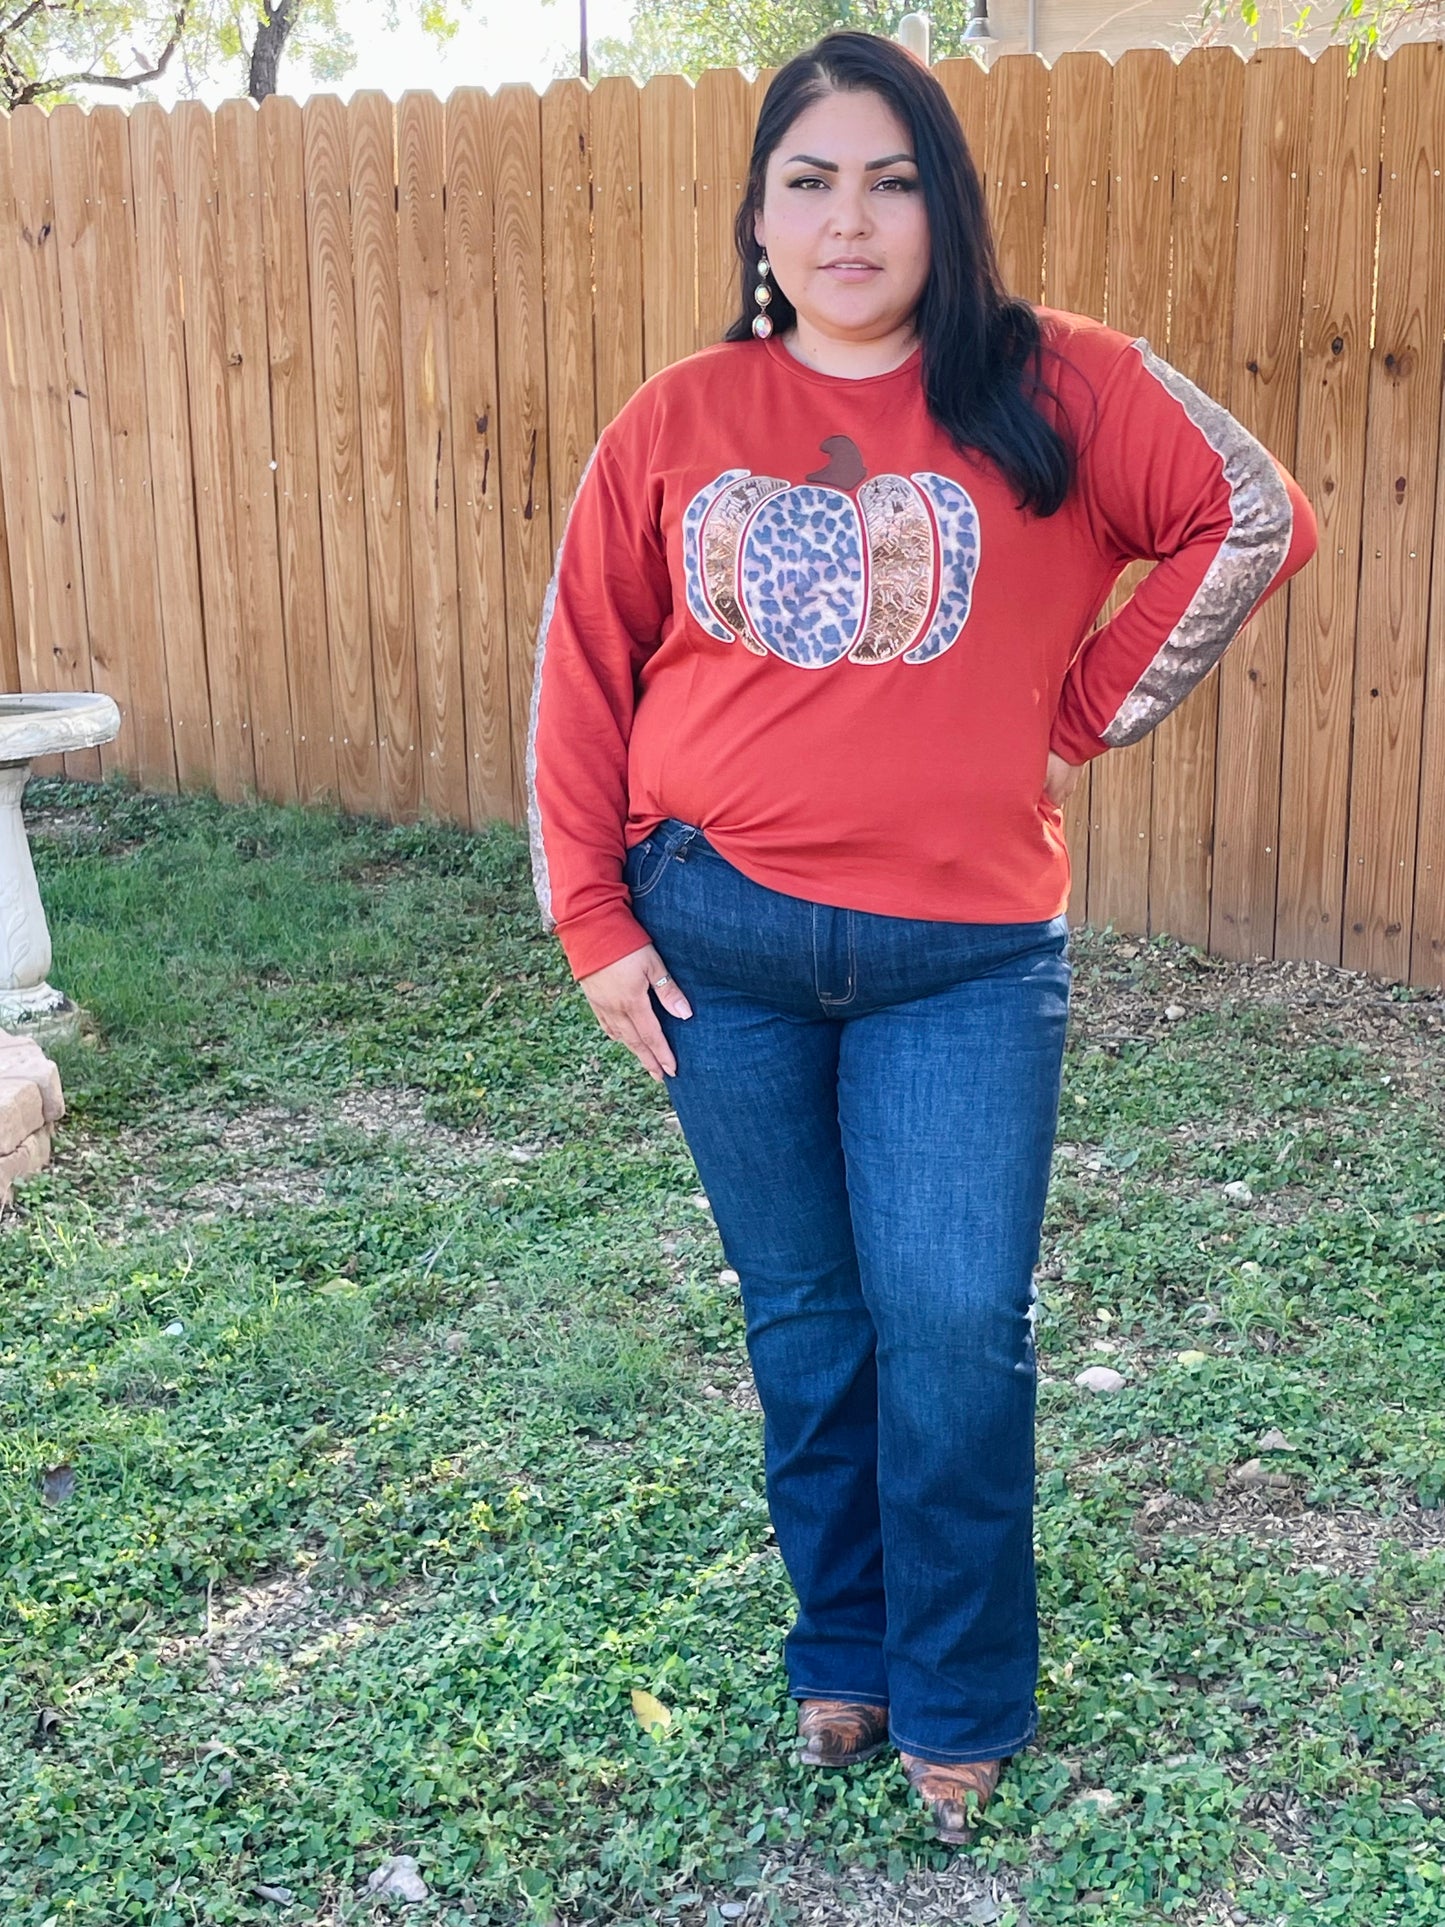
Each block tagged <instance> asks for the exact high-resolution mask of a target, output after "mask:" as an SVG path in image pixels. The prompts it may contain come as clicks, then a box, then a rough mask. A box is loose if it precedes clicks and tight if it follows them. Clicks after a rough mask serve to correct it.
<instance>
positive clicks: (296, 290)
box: [257, 94, 365, 803]
mask: <svg viewBox="0 0 1445 1927" xmlns="http://www.w3.org/2000/svg"><path fill="white" fill-rule="evenodd" d="M257 131H258V134H259V138H260V150H261V152H260V165H261V212H262V216H263V221H262V247H263V253H264V260H265V283H266V335H267V341H268V343H269V356H270V387H271V422H272V438H273V448H274V458H275V462H276V543H277V557H278V565H279V569H280V592H281V620H282V627H283V630H284V635H285V647H286V680H287V687H288V689H289V692H290V704H291V717H292V729H293V732H294V737H293V747H294V752H295V766H296V791H297V795H298V797H299V798H300V800H301V801H302V802H303V803H320V802H334V801H335V800H336V798H337V794H338V790H337V776H336V718H335V711H334V709H333V706H332V701H331V661H330V654H329V649H328V645H327V636H326V581H325V573H324V566H323V562H322V553H321V506H320V502H319V500H318V491H319V480H318V475H317V464H316V373H315V363H314V360H313V357H312V353H311V293H310V276H309V274H308V272H307V264H306V175H305V154H304V148H303V138H304V137H303V130H302V121H301V108H300V106H299V105H298V103H297V102H296V101H294V100H290V99H288V98H287V96H286V95H284V94H272V95H271V96H270V97H269V98H268V99H266V100H263V101H262V103H261V115H260V126H259V128H258V130H257ZM364 626H365V625H364V624H363V631H364Z"/></svg>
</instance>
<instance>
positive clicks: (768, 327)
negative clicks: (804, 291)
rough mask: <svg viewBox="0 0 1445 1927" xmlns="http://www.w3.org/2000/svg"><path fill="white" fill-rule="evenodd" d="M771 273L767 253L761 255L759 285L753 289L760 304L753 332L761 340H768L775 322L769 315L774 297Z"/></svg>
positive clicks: (754, 296) (754, 298)
mask: <svg viewBox="0 0 1445 1927" xmlns="http://www.w3.org/2000/svg"><path fill="white" fill-rule="evenodd" d="M771 273H772V268H771V267H770V266H769V264H768V257H767V255H765V254H764V255H761V256H760V257H759V259H758V285H757V286H756V287H755V288H754V289H753V300H754V301H756V302H757V304H758V312H757V313H756V314H755V315H754V316H753V333H754V334H755V335H756V336H757V338H758V340H759V341H766V340H767V338H768V336H769V335H770V334H771V333H772V332H773V324H772V321H771V319H770V317H769V315H768V309H769V307H770V306H771V305H772V299H773V291H772V289H771V288H770V287H769V286H768V276H769V275H770V274H771Z"/></svg>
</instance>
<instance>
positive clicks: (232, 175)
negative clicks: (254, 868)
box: [216, 99, 296, 803]
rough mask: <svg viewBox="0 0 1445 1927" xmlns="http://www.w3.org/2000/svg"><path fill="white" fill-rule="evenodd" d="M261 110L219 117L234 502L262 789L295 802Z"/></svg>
mask: <svg viewBox="0 0 1445 1927" xmlns="http://www.w3.org/2000/svg"><path fill="white" fill-rule="evenodd" d="M257 132H258V130H257V110H256V107H255V104H254V103H253V102H252V101H250V100H246V99H241V100H228V101H225V102H223V103H222V105H221V107H220V109H219V111H218V112H217V114H216V183H217V194H218V202H219V212H220V229H221V259H222V263H223V268H222V276H221V295H222V314H223V318H224V325H225V331H226V399H227V406H228V409H229V417H230V443H231V464H232V474H233V478H234V480H233V486H234V489H235V501H236V534H235V540H236V570H237V581H238V586H239V589H240V623H241V651H242V657H243V659H244V661H245V665H246V675H247V690H248V702H249V706H250V714H251V753H252V755H253V756H254V757H255V759H256V788H257V790H258V791H259V793H260V794H261V795H262V796H264V797H267V798H269V799H270V800H271V801H272V802H276V803H293V802H295V800H296V756H295V743H294V735H293V729H292V722H291V691H290V688H289V685H288V679H287V674H286V628H285V621H284V618H283V616H282V612H281V561H280V556H279V554H278V552H277V547H276V468H277V464H276V461H275V459H274V457H273V454H272V445H273V438H272V433H271V384H270V380H269V377H268V372H267V363H268V360H269V350H268V347H267V341H266V292H265V273H264V269H263V266H262V252H261V206H260V199H259V193H260V185H261V169H260V153H259V146H258V139H257Z"/></svg>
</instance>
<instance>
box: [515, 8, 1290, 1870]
mask: <svg viewBox="0 0 1445 1927" xmlns="http://www.w3.org/2000/svg"><path fill="white" fill-rule="evenodd" d="M737 239H738V248H739V254H740V256H741V260H742V289H743V312H742V314H741V315H740V316H739V318H738V320H737V321H736V322H735V323H734V324H733V325H732V327H731V328H730V329H729V330H728V334H727V337H726V340H725V341H724V342H722V343H719V344H718V345H717V346H716V347H712V348H708V349H705V350H703V351H702V352H701V353H699V354H695V355H692V356H690V357H688V358H687V359H685V360H683V361H681V362H678V363H676V364H675V365H674V366H672V367H670V368H668V369H666V370H664V371H663V372H662V373H660V374H658V375H655V376H654V377H653V378H652V379H651V380H649V381H648V382H646V383H645V384H644V386H643V387H642V388H641V389H639V391H638V392H637V393H636V394H635V395H634V396H633V397H632V399H631V400H630V401H629V402H628V404H627V405H626V407H625V408H623V410H622V411H621V413H620V414H619V415H618V416H617V418H616V419H615V420H614V421H613V422H612V423H611V424H610V425H609V427H608V428H607V429H606V430H605V432H604V433H603V435H602V436H601V438H600V439H599V442H598V445H597V448H596V450H595V452H594V454H593V457H592V459H591V461H590V462H589V464H588V467H587V469H586V472H585V474H584V476H583V478H582V481H581V483H580V486H579V489H578V493H577V497H576V502H575V505H574V507H573V509H572V511H571V515H570V517H569V520H568V523H567V527H566V531H565V534H564V539H563V541H562V544H561V546H560V548H559V551H558V557H557V566H556V572H555V575H554V577H553V581H552V584H551V587H550V589H549V591H548V596H547V602H546V608H545V612H544V616H543V621H542V628H541V635H540V638H539V650H538V659H537V669H536V683H535V689H534V696H533V710H532V728H531V742H530V746H529V755H528V779H529V792H530V801H531V810H530V817H531V829H532V838H533V860H534V868H535V875H536V883H537V891H538V897H539V901H540V903H541V906H542V911H543V916H544V919H545V921H546V922H547V924H548V926H549V927H550V928H553V929H555V930H556V932H557V933H558V935H559V937H560V939H561V941H562V943H563V945H564V947H565V949H566V953H567V956H568V959H569V962H570V964H571V968H572V970H573V972H574V974H575V975H576V977H577V978H578V979H579V981H580V984H581V987H582V990H583V992H584V993H585V995H586V997H587V999H588V1001H589V1003H590V1004H591V1006H592V1008H593V1010H594V1011H595V1013H596V1015H597V1017H598V1019H599V1021H600V1023H601V1024H602V1027H603V1029H604V1030H605V1031H606V1032H607V1034H608V1035H609V1036H610V1037H613V1038H616V1039H617V1040H618V1041H620V1042H621V1043H623V1044H625V1045H626V1046H627V1047H628V1048H629V1049H630V1050H632V1051H633V1052H634V1054H635V1055H636V1056H637V1058H638V1060H639V1061H640V1062H641V1064H642V1065H643V1066H644V1068H645V1069H646V1070H648V1071H649V1072H650V1073H651V1075H652V1076H653V1077H655V1078H661V1079H664V1080H665V1081H666V1083H667V1087H668V1091H669V1094H670V1096H671V1098H672V1100H673V1103H674V1104H675V1106H676V1109H677V1113H678V1116H679V1118H680V1120H681V1123H682V1127H683V1131H684V1133H685V1135H686V1138H687V1142H688V1145H689V1147H690V1148H691V1150H692V1153H693V1156H694V1158H695V1160H696V1163H697V1168H698V1171H699V1174H700V1176H701V1178H702V1182H703V1184H704V1186H705V1188H706V1190H707V1194H708V1197H709V1199H710V1200H711V1203H712V1206H713V1211H714V1214H715V1217H716V1222H717V1226H718V1230H719V1232H720V1234H721V1238H722V1243H723V1247H724V1250H725V1251H726V1253H727V1257H728V1260H729V1262H730V1263H731V1264H732V1265H733V1266H734V1267H735V1268H736V1270H737V1272H738V1274H739V1276H740V1278H741V1280H742V1287H741V1289H742V1296H743V1304H744V1309H745V1314H746V1324H747V1341H748V1349H749V1354H750V1357H751V1360H752V1365H753V1370H754V1374H755V1377H756V1380H757V1387H758V1394H759V1397H760V1399H761V1401H762V1406H763V1412H764V1417H765V1442H764V1457H765V1467H766V1478H767V1493H768V1503H769V1507H770V1511H771V1515H772V1519H773V1523H774V1528H775V1530H776V1533H777V1539H778V1545H779V1548H780V1550H781V1552H782V1555H783V1558H784V1560H785V1562H786V1565H787V1569H788V1573H789V1576H790V1578H791V1580H792V1582H793V1586H794V1588H795V1590H796V1593H797V1598H798V1612H797V1618H796V1620H795V1623H794V1625H793V1627H792V1629H791V1631H790V1632H789V1634H788V1636H787V1639H786V1641H785V1644H784V1654H785V1661H786V1668H787V1675H788V1683H789V1690H790V1693H791V1695H792V1697H793V1698H795V1699H797V1700H799V1701H800V1702H801V1708H800V1716H799V1730H800V1734H801V1736H802V1738H803V1741H804V1747H803V1751H802V1756H801V1757H802V1758H803V1759H804V1760H805V1761H808V1762H811V1763H816V1764H829V1765H846V1764H849V1763H851V1762H853V1761H856V1760H861V1759H865V1758H867V1757H868V1756H869V1755H870V1754H873V1753H875V1752H877V1751H879V1750H880V1749H881V1748H882V1747H884V1746H885V1745H887V1744H888V1743H889V1742H890V1741H891V1743H892V1744H893V1746H895V1747H896V1748H897V1749H898V1751H899V1753H900V1754H901V1756H902V1764H903V1766H904V1769H905V1771H906V1773H907V1775H908V1778H909V1780H910V1781H911V1782H912V1784H913V1785H914V1786H915V1787H916V1788H917V1789H918V1790H919V1791H920V1793H921V1795H922V1797H923V1799H924V1801H925V1803H926V1805H927V1806H928V1808H929V1809H930V1811H931V1814H932V1818H933V1822H934V1825H935V1827H936V1828H937V1831H938V1833H939V1837H940V1838H942V1839H944V1840H960V1839H964V1838H966V1837H967V1832H968V1827H969V1823H970V1819H971V1816H972V1814H973V1812H975V1811H976V1810H978V1809H981V1808H982V1806H983V1805H984V1804H985V1803H986V1802H987V1800H988V1798H989V1796H990V1795H991V1793H992V1792H993V1789H994V1786H995V1785H996V1782H997V1779H998V1774H999V1771H1000V1768H1001V1766H1002V1765H1003V1763H1004V1762H1005V1761H1006V1760H1007V1759H1008V1758H1009V1757H1010V1756H1011V1755H1012V1754H1014V1753H1016V1752H1017V1751H1018V1750H1019V1749H1020V1748H1021V1747H1023V1746H1024V1745H1026V1744H1027V1743H1028V1741H1029V1740H1030V1739H1031V1738H1032V1737H1033V1736H1034V1733H1035V1730H1036V1725H1037V1711H1036V1707H1035V1700H1034V1693H1035V1686H1036V1678H1037V1667H1038V1630H1037V1613H1036V1602H1035V1580H1034V1564H1033V1541H1032V1507H1033V1494H1034V1456H1033V1453H1034V1398H1035V1358H1034V1345H1033V1309H1034V1296H1035V1294H1034V1286H1033V1282H1032V1274H1033V1267H1034V1263H1035V1261H1036V1258H1037V1254H1038V1243H1039V1233H1040V1225H1041V1220H1042V1215H1043V1208H1044V1195H1045V1190H1046V1187H1047V1181H1048V1170H1049V1160H1050V1156H1051V1152H1052V1144H1053V1134H1054V1128H1055V1122H1056V1114H1057V1105H1058V1096H1059V1078H1060V1065H1061V1058H1062V1052H1063V1045H1064V1030H1065V1022H1066V1017H1067V1011H1068V998H1069V964H1068V961H1067V942H1068V929H1067V922H1066V918H1065V915H1064V908H1065V904H1066V902H1067V900H1068V894H1069V865H1068V856H1067V853H1066V850H1065V846H1064V838H1063V832H1062V815H1061V805H1062V804H1063V802H1064V801H1065V799H1066V797H1067V796H1068V794H1069V791H1070V790H1071V789H1072V787H1073V785H1074V784H1075V783H1076V782H1077V780H1078V776H1079V771H1080V768H1081V766H1082V765H1083V764H1085V763H1086V762H1088V761H1089V760H1090V759H1091V758H1093V757H1096V756H1100V755H1103V754H1104V753H1106V752H1107V751H1108V750H1109V749H1111V748H1114V747H1117V746H1119V745H1121V744H1125V743H1131V742H1134V741H1136V740H1137V739H1138V738H1139V737H1141V736H1143V735H1145V734H1146V733H1147V732H1148V731H1149V730H1151V729H1153V728H1154V726H1155V725H1156V724H1157V723H1158V722H1159V721H1160V720H1161V719H1162V718H1163V717H1164V716H1165V715H1167V714H1168V712H1169V711H1170V710H1171V709H1172V708H1173V707H1174V706H1175V705H1176V704H1177V703H1178V702H1179V701H1180V700H1181V699H1182V698H1183V697H1184V696H1185V695H1186V694H1187V692H1188V691H1189V689H1191V688H1192V687H1193V685H1194V684H1195V683H1196V682H1197V681H1198V680H1199V678H1200V677H1201V676H1203V675H1204V674H1205V672H1206V671H1207V670H1208V669H1209V668H1210V666H1211V665H1212V664H1213V663H1214V661H1215V660H1216V659H1217V658H1218V656H1219V655H1220V653H1221V652H1222V651H1223V649H1224V648H1225V646H1226V644H1227V643H1228V642H1229V641H1230V639H1231V638H1232V637H1233V636H1234V635H1235V634H1236V633H1237V632H1238V630H1239V629H1240V627H1241V626H1242V625H1243V624H1244V622H1245V621H1246V620H1247V619H1248V618H1249V616H1250V615H1251V614H1252V613H1253V612H1254V610H1255V609H1257V608H1258V606H1259V605H1260V603H1261V602H1262V601H1263V600H1264V598H1265V597H1266V596H1268V595H1270V594H1272V593H1273V592H1274V591H1275V590H1276V589H1278V588H1279V587H1280V585H1281V584H1282V583H1283V582H1284V581H1285V580H1286V579H1287V578H1288V577H1289V576H1290V575H1292V574H1293V573H1294V572H1295V571H1296V570H1297V569H1299V568H1300V567H1302V566H1303V564H1304V563H1305V562H1306V561H1308V559H1309V557H1310V555H1311V554H1312V553H1313V551H1314V548H1315V543H1316V536H1315V526H1314V518H1313V515H1312V513H1311V511H1310V507H1309V504H1308V503H1307V502H1306V500H1305V499H1304V497H1303V495H1302V494H1301V493H1300V491H1299V489H1298V487H1297V485H1296V484H1295V483H1294V481H1293V480H1292V479H1291V478H1290V477H1289V476H1288V475H1287V474H1286V473H1285V471H1284V470H1283V469H1282V468H1281V467H1280V466H1279V465H1278V464H1277V463H1276V462H1275V461H1274V460H1273V458H1272V457H1271V456H1270V455H1269V454H1268V453H1267V452H1266V451H1265V450H1264V449H1263V448H1262V447H1261V446H1260V444H1259V443H1258V442H1256V441H1255V440H1254V439H1253V438H1252V437H1251V436H1250V435H1249V434H1248V433H1247V432H1246V431H1245V430H1244V429H1243V428H1242V427H1241V426H1240V424H1239V423H1238V422H1236V421H1235V420H1234V419H1233V418H1232V417H1231V416H1229V415H1228V414H1227V413H1226V412H1225V411H1224V410H1223V409H1221V408H1219V407H1218V406H1217V405H1216V404H1215V403H1213V402H1212V401H1210V400H1209V399H1208V397H1206V396H1205V395H1203V394H1202V393H1201V392H1200V391H1199V390H1198V389H1196V388H1195V387H1194V386H1193V385H1192V384H1191V383H1190V382H1188V381H1187V380H1185V379H1184V378H1183V377H1182V376H1181V375H1179V374H1178V373H1177V372H1176V371H1174V370H1173V369H1171V368H1170V367H1168V366H1167V364H1166V363H1164V362H1163V361H1161V360H1160V359H1159V358H1158V356H1156V355H1155V354H1154V353H1153V351H1152V349H1151V348H1150V345H1149V343H1148V342H1147V341H1145V340H1144V339H1142V338H1138V339H1131V338H1130V337H1129V336H1127V335H1125V334H1122V333H1120V332H1118V331H1116V330H1114V329H1111V328H1106V327H1103V326H1101V325H1100V324H1099V323H1097V322H1095V321H1092V320H1090V319H1088V318H1087V317H1085V316H1080V315H1075V314H1069V313H1065V312H1061V311H1058V310H1052V309H1047V308H1035V307H1033V306H1031V305H1030V304H1029V303H1027V302H1025V301H1022V300H1017V299H1012V298H1010V297H1009V296H1008V295H1007V294H1006V293H1005V292H1004V290H1003V287H1002V284H1001V282H1000V280H999V274H998V269H997V265H996V261H995V255H994V250H993V244H992V241H991V238H990V234H989V229H988V223H987V215H986V212H985V208H984V202H983V196H982V193H981V190H980V186H979V181H978V177H977V174H976V173H975V170H974V167H973V164H972V162H971V160H970V158H969V155H968V152H967V149H966V147H965V145H964V141H963V136H962V132H961V130H960V128H959V125H958V122H957V120H956V118H955V117H954V115H953V112H952V110H951V108H950V106H949V104H948V101H947V97H946V96H945V95H944V93H943V90H942V88H941V87H940V86H939V84H938V82H937V81H936V79H935V78H934V77H933V76H932V74H930V73H929V71H928V70H927V69H926V68H925V67H924V66H923V65H922V64H921V63H920V62H918V61H916V60H914V59H913V57H912V56H910V55H908V54H906V53H905V52H904V51H903V50H902V49H901V48H899V47H897V46H895V45H894V44H892V43H891V42H889V41H887V40H883V39H876V38H873V37H872V36H869V35H865V34H861V33H855V32H836V33H830V34H828V35H827V36H826V37H825V38H824V39H823V40H821V41H820V42H819V43H818V45H817V46H816V47H813V48H811V49H809V51H808V52H806V53H804V54H801V55H799V56H798V57H797V58H796V59H794V60H792V61H789V62H788V64H787V65H786V66H784V67H783V68H781V69H780V71H779V72H778V74H777V76H776V77H775V79H774V80H773V82H772V84H771V86H770V87H769V89H768V93H767V97H766V99H765V101H764V103H763V107H762V112H761V115H760V118H759V122H758V127H757V134H756V138H755V143H754V149H753V156H752V163H751V168H750V171H749V177H748V184H747V192H746V196H745V199H744V202H743V205H742V208H741V209H740V211H739V215H738V223H737ZM1140 556H1148V557H1153V558H1156V559H1157V561H1158V566H1157V567H1156V568H1155V569H1154V570H1153V571H1152V573H1151V574H1150V575H1149V577H1148V578H1147V580H1146V581H1145V582H1144V583H1143V584H1141V586H1140V587H1139V589H1138V590H1137V591H1136V592H1135V594H1134V596H1133V597H1132V599H1131V600H1130V601H1129V602H1128V604H1127V605H1126V606H1125V607H1124V608H1122V609H1121V610H1120V611H1119V612H1118V613H1117V614H1116V615H1115V616H1114V617H1113V618H1112V619H1111V620H1110V621H1108V622H1106V623H1105V624H1104V625H1103V626H1102V627H1100V628H1099V629H1097V630H1094V631H1092V633H1091V624H1092V622H1093V620H1094V618H1095V616H1096V615H1097V613H1098V611H1099V609H1100V607H1101V606H1102V604H1103V603H1104V601H1105V599H1106V597H1107V595H1108V591H1109V589H1110V587H1111V585H1112V584H1113V582H1114V580H1115V579H1116V577H1117V576H1118V575H1119V573H1120V571H1121V570H1122V569H1123V568H1124V566H1125V565H1126V563H1127V562H1128V561H1129V560H1130V559H1131V558H1134V557H1140Z"/></svg>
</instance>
